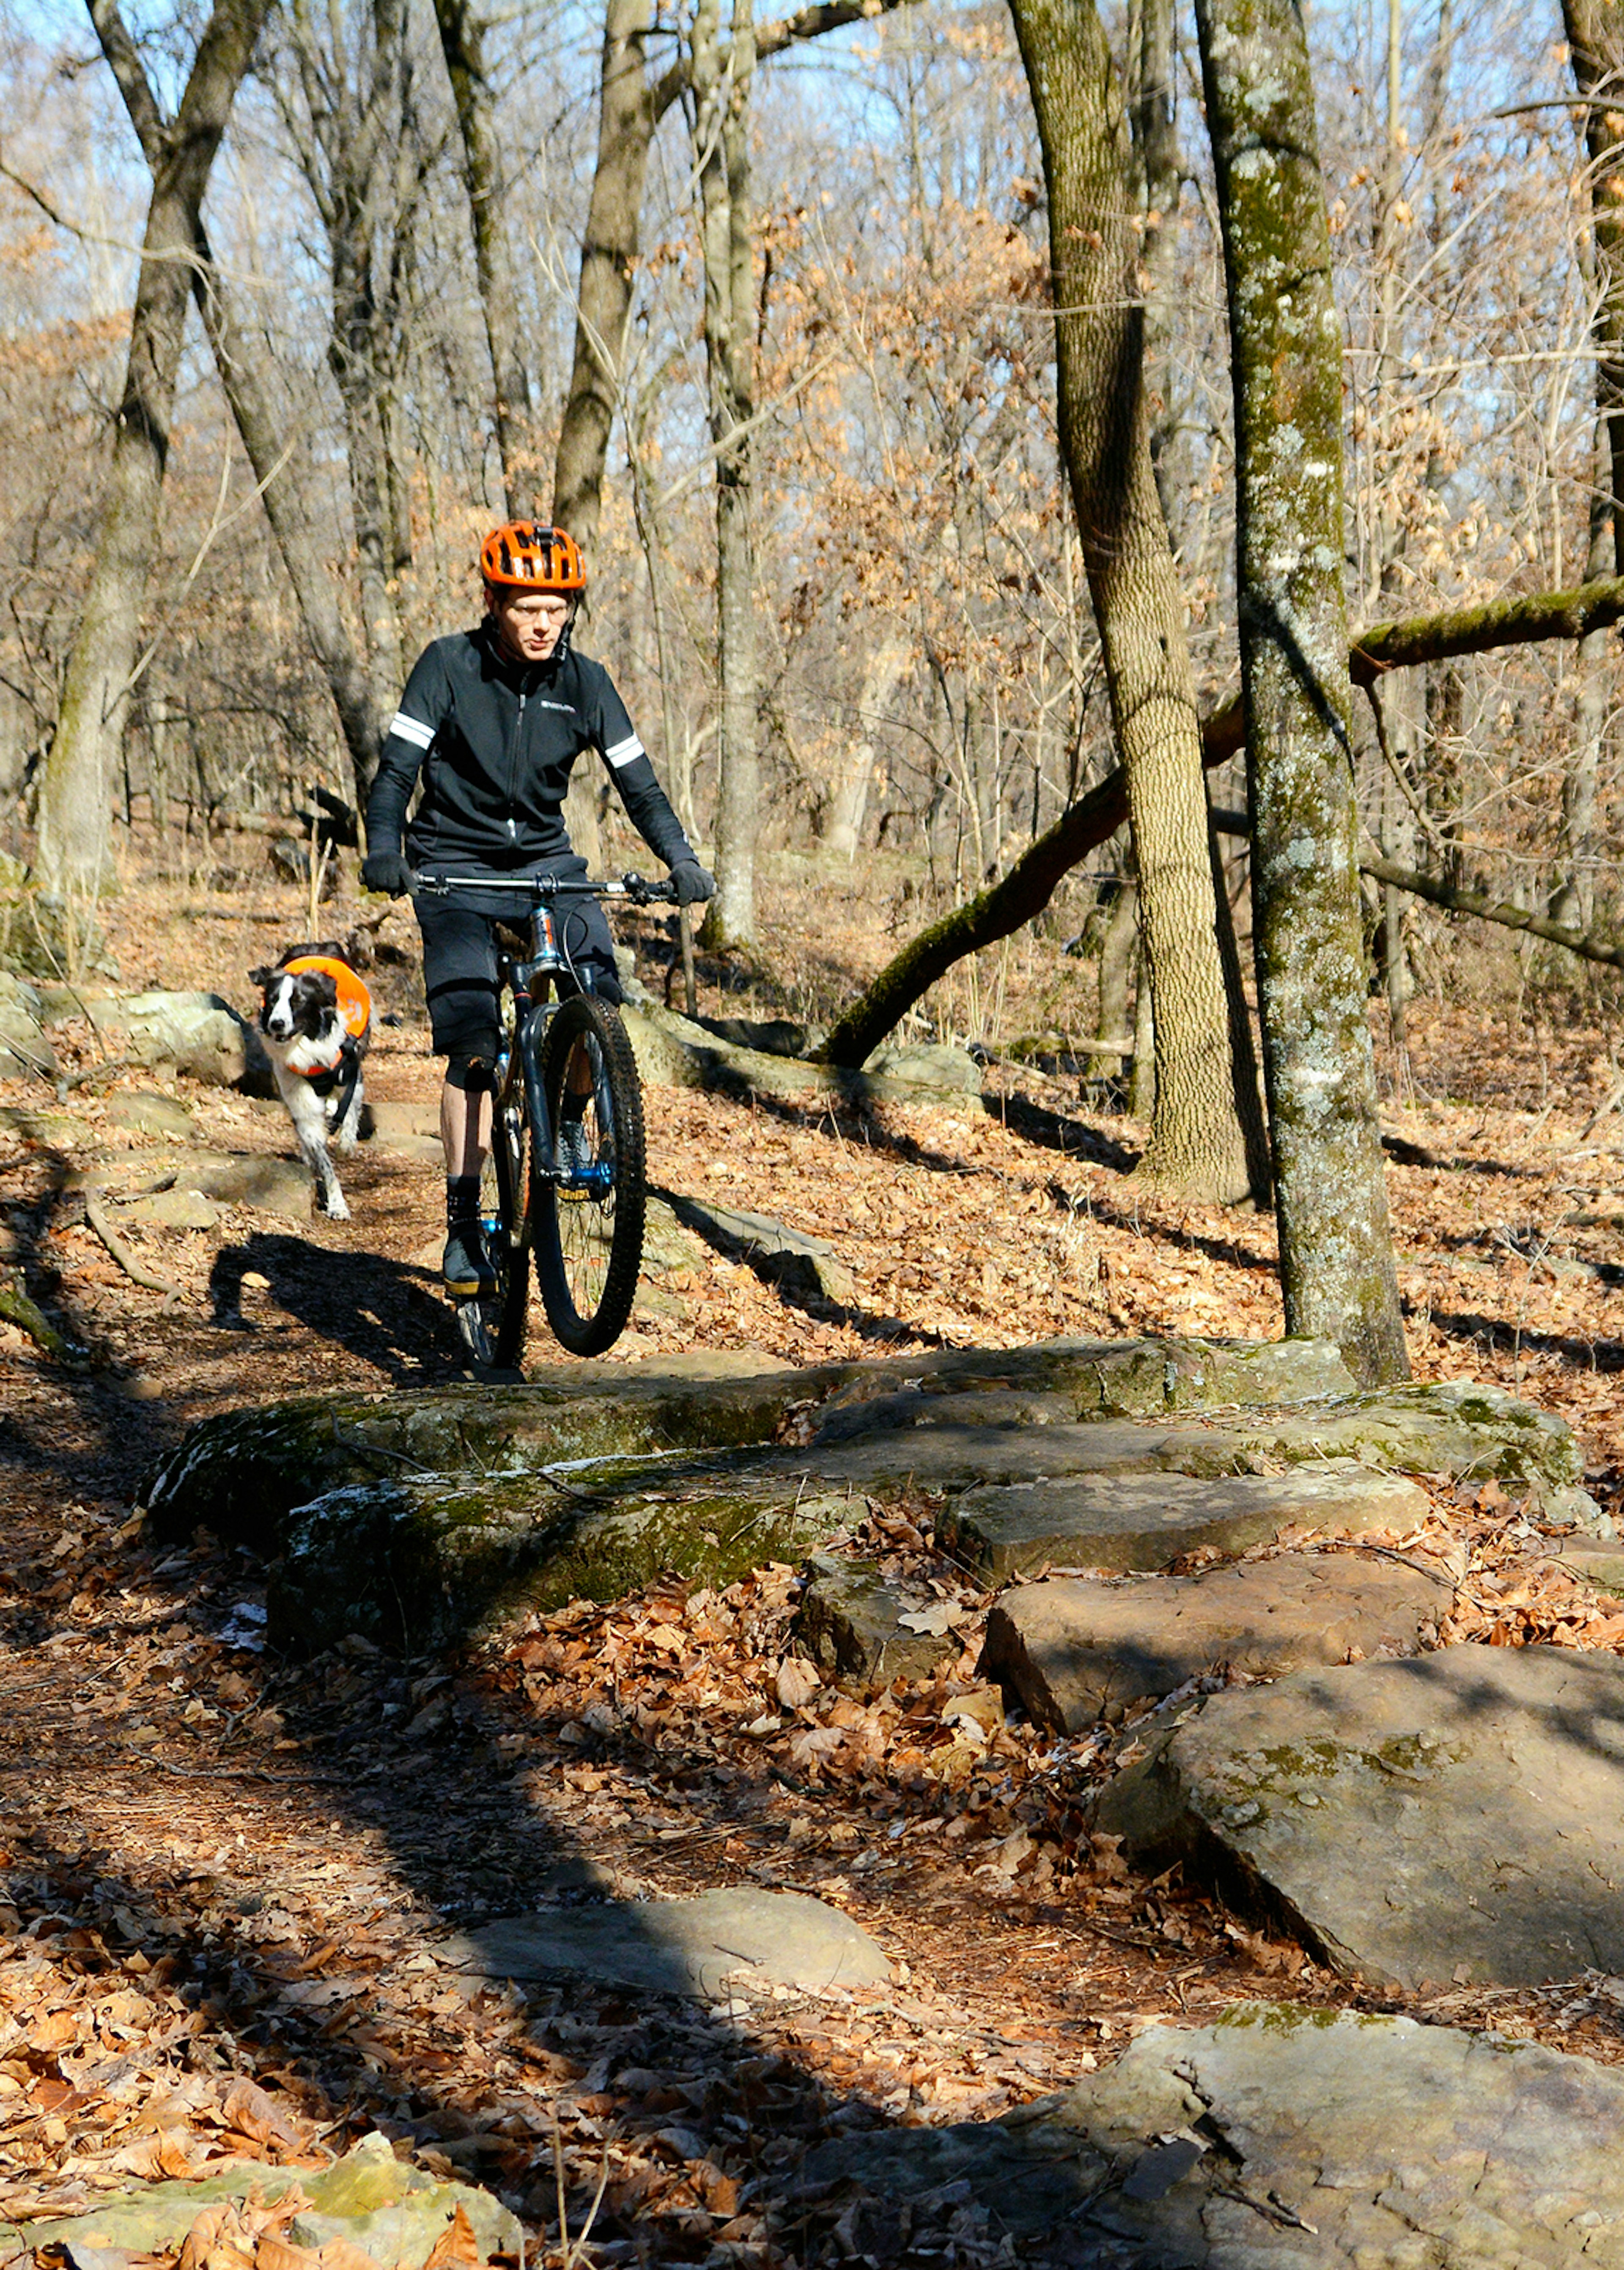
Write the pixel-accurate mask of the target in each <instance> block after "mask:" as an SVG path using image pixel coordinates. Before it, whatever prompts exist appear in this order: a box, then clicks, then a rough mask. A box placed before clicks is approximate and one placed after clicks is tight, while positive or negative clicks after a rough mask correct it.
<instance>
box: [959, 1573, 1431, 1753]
mask: <svg viewBox="0 0 1624 2270" xmlns="http://www.w3.org/2000/svg"><path fill="white" fill-rule="evenodd" d="M1453 1591H1454V1587H1453V1585H1452V1584H1451V1582H1450V1579H1449V1577H1448V1576H1444V1575H1443V1574H1442V1572H1440V1573H1439V1574H1438V1575H1436V1576H1427V1575H1425V1574H1423V1573H1422V1572H1421V1571H1420V1569H1412V1568H1401V1567H1398V1565H1396V1564H1395V1563H1394V1562H1389V1561H1376V1560H1371V1559H1365V1560H1361V1559H1360V1558H1359V1557H1358V1555H1357V1554H1344V1553H1324V1554H1301V1553H1291V1554H1281V1555H1280V1556H1279V1559H1277V1560H1272V1561H1254V1562H1245V1563H1242V1565H1240V1566H1239V1567H1233V1568H1227V1569H1206V1570H1204V1571H1203V1572H1202V1573H1201V1574H1200V1575H1199V1576H1149V1577H1146V1578H1144V1579H1142V1580H1140V1581H1138V1582H1134V1583H1130V1584H1106V1583H1102V1582H1101V1581H1099V1580H1098V1579H1094V1578H1089V1577H1057V1578H1055V1579H1053V1580H1052V1581H1050V1582H1049V1583H1048V1584H1020V1585H1017V1586H1016V1587H1015V1589H1014V1590H1013V1591H1008V1592H1005V1594H1004V1596H1003V1597H1002V1599H999V1600H997V1602H995V1604H994V1606H993V1607H992V1610H991V1612H990V1614H989V1616H988V1618H987V1637H986V1643H985V1646H984V1648H983V1653H982V1659H981V1674H982V1677H983V1679H992V1680H997V1683H998V1684H999V1686H1001V1687H1002V1688H1004V1690H1005V1695H1010V1696H1012V1697H1013V1698H1014V1699H1015V1700H1016V1701H1017V1702H1020V1706H1021V1708H1022V1709H1023V1710H1025V1711H1026V1713H1027V1717H1029V1718H1033V1719H1034V1720H1035V1721H1036V1722H1037V1723H1038V1724H1039V1725H1044V1726H1057V1727H1059V1728H1060V1729H1061V1730H1062V1732H1065V1733H1068V1734H1076V1733H1080V1732H1082V1731H1083V1729H1084V1728H1085V1727H1086V1726H1092V1725H1094V1724H1095V1722H1096V1721H1097V1720H1099V1719H1101V1718H1109V1719H1112V1720H1115V1719H1116V1718H1120V1717H1121V1716H1122V1714H1123V1710H1124V1708H1125V1706H1126V1705H1127V1704H1128V1703H1130V1702H1133V1701H1135V1700H1136V1699H1140V1698H1145V1697H1156V1698H1160V1697H1161V1696H1162V1695H1170V1694H1172V1692H1173V1690H1174V1688H1176V1687H1182V1686H1183V1683H1184V1681H1185V1680H1187V1679H1196V1678H1198V1677H1200V1676H1201V1674H1202V1673H1205V1672H1210V1671H1213V1670H1215V1669H1218V1668H1220V1666H1229V1667H1231V1668H1233V1669H1234V1670H1236V1671H1243V1672H1245V1673H1248V1674H1249V1675H1250V1677H1252V1678H1254V1679H1279V1678H1281V1677H1282V1676H1284V1675H1285V1674H1286V1673H1288V1672H1293V1671H1300V1670H1301V1669H1302V1668H1303V1667H1304V1666H1305V1665H1309V1664H1315V1663H1318V1664H1334V1663H1346V1661H1347V1660H1348V1659H1349V1658H1350V1656H1353V1654H1354V1651H1355V1650H1357V1651H1358V1656H1361V1657H1362V1656H1373V1655H1376V1654H1377V1653H1378V1652H1382V1653H1386V1654H1389V1655H1411V1654H1413V1653H1414V1651H1415V1648H1416V1644H1417V1641H1418V1639H1419V1637H1420V1632H1421V1628H1422V1627H1423V1625H1424V1624H1425V1623H1426V1622H1427V1620H1428V1619H1429V1618H1433V1617H1436V1616H1437V1615H1439V1614H1440V1613H1442V1611H1443V1610H1444V1609H1446V1608H1447V1607H1448V1606H1449V1604H1450V1599H1451V1597H1452V1594H1453ZM1356 1659H1357V1657H1355V1660H1356Z"/></svg>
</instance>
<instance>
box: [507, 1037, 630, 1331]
mask: <svg viewBox="0 0 1624 2270" xmlns="http://www.w3.org/2000/svg"><path fill="white" fill-rule="evenodd" d="M542 1085H543V1087H544V1089H545V1094H546V1099H547V1112H548V1116H549V1118H550V1119H551V1121H552V1126H553V1128H554V1129H555V1130H559V1129H560V1128H561V1126H562V1125H563V1117H562V1114H563V1107H564V1105H565V1102H566V1100H568V1101H569V1102H571V1103H572V1104H575V1105H579V1106H581V1107H582V1108H581V1140H580V1141H579V1143H578V1144H576V1145H575V1146H574V1148H575V1153H576V1163H575V1167H574V1170H573V1171H572V1172H571V1173H570V1174H569V1175H568V1176H567V1179H566V1180H564V1181H563V1182H561V1183H560V1182H558V1181H555V1180H552V1179H548V1178H546V1177H545V1176H543V1174H542V1173H541V1171H540V1166H541V1162H540V1161H536V1162H534V1168H533V1171H532V1175H531V1191H532V1196H531V1213H532V1217H533V1220H534V1223H535V1244H536V1274H537V1278H538V1281H539V1284H540V1287H541V1298H542V1305H543V1307H544V1308H545V1309H546V1312H547V1322H548V1323H549V1324H551V1325H552V1330H553V1332H554V1333H555V1334H556V1336H557V1338H558V1339H559V1340H560V1342H561V1343H562V1345H563V1346H565V1347H567V1348H568V1349H569V1351H570V1353H571V1354H573V1355H601V1354H602V1353H603V1351H604V1349H605V1348H606V1347H609V1346H612V1345H613V1343H614V1342H615V1341H616V1340H617V1339H619V1337H620V1334H621V1333H622V1332H624V1331H625V1329H626V1324H627V1318H628V1317H630V1315H631V1313H632V1302H633V1301H634V1298H635V1297H636V1292H637V1272H638V1271H639V1269H640V1268H641V1266H642V1253H643V1213H644V1207H645V1198H646V1192H645V1189H644V1183H643V1112H642V1089H641V1086H640V1084H639V1081H638V1078H637V1062H636V1059H635V1057H634V1056H633V1054H632V1044H631V1042H630V1041H629V1040H628V1039H627V1035H626V1027H625V1026H624V1025H623V1024H622V1023H621V1022H620V1020H619V1016H618V1015H617V1013H615V1011H614V1010H613V1009H612V1007H611V1006H610V1005H609V1004H608V1003H607V1002H604V1001H599V1000H597V999H595V998H593V996H592V995H591V994H590V993H579V994H576V995H575V996H573V997H572V998H570V999H569V1000H567V1001H566V1002H565V1003H564V1004H563V1005H562V1006H561V1007H560V1009H559V1011H558V1013H557V1014H556V1015H555V1016H554V1017H553V1020H552V1025H551V1027H549V1030H548V1033H547V1041H546V1049H545V1054H544V1056H543V1058H542Z"/></svg>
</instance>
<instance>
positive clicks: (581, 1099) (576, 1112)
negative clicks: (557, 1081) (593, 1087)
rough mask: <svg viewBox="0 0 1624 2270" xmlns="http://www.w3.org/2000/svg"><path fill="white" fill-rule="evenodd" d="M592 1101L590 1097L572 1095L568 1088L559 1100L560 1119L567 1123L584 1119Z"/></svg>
mask: <svg viewBox="0 0 1624 2270" xmlns="http://www.w3.org/2000/svg"><path fill="white" fill-rule="evenodd" d="M591 1101H592V1099H591V1097H590V1095H575V1094H572V1093H571V1091H570V1090H569V1089H568V1088H566V1089H565V1091H564V1093H563V1094H562V1095H561V1096H560V1098H559V1117H560V1119H562V1120H571V1119H584V1118H585V1117H586V1114H587V1106H588V1104H589V1103H590V1102H591Z"/></svg>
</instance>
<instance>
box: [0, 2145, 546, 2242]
mask: <svg viewBox="0 0 1624 2270" xmlns="http://www.w3.org/2000/svg"><path fill="white" fill-rule="evenodd" d="M295 2189H297V2190H298V2191H299V2192H300V2193H301V2194H302V2195H303V2198H304V2201H305V2204H304V2206H303V2207H300V2211H299V2213H298V2214H297V2215H296V2216H295V2217H294V2219H293V2223H292V2224H291V2226H290V2227H289V2230H288V2237H290V2238H291V2239H292V2240H293V2244H294V2245H295V2246H308V2247H322V2246H325V2245H327V2244H329V2242H330V2241H331V2240H333V2239H336V2238H344V2239H348V2240H349V2242H350V2244H352V2245H353V2246H359V2247H360V2250H361V2251H362V2252H363V2253H364V2254H367V2255H370V2257H371V2258H372V2259H373V2261H374V2262H375V2263H376V2264H377V2265H378V2270H397V2266H398V2270H422V2266H423V2264H424V2263H425V2262H426V2260H427V2259H428V2257H429V2254H430V2253H431V2252H432V2251H433V2249H434V2243H435V2241H436V2240H437V2239H438V2238H440V2237H442V2236H443V2235H444V2233H445V2232H446V2231H447V2230H448V2229H449V2228H450V2225H451V2222H452V2220H453V2218H454V2217H455V2215H456V2210H457V2208H458V2207H461V2208H463V2211H464V2212H465V2214H467V2216H468V2219H469V2222H471V2224H472V2226H473V2233H474V2237H475V2238H476V2239H477V2240H478V2244H479V2251H480V2256H481V2259H488V2258H489V2257H490V2256H491V2255H493V2254H515V2253H518V2252H520V2251H522V2249H523V2244H524V2234H523V2229H522V2228H521V2226H520V2223H519V2221H518V2218H517V2216H516V2215H515V2214H510V2213H509V2211H508V2208H506V2207H503V2206H502V2204H501V2201H500V2200H495V2199H493V2198H492V2196H491V2194H490V2192H485V2191H479V2190H478V2189H476V2187H475V2186H474V2185H471V2184H459V2183H443V2182H441V2179H440V2177H437V2176H431V2175H430V2174H429V2173H428V2172H427V2170H426V2169H423V2168H414V2167H412V2165H411V2164H410V2162H405V2161H401V2160H397V2158H396V2157H395V2153H394V2148H393V2147H392V2146H391V2145H390V2143H389V2139H388V2137H386V2136H380V2135H375V2134H374V2135H371V2136H363V2137H362V2139H361V2140H360V2143H359V2144H357V2145H355V2146H354V2147H353V2148H352V2150H350V2151H348V2152H346V2153H345V2155H344V2157H343V2158H342V2159H341V2160H336V2161H335V2162H333V2164H332V2166H331V2167H330V2168H322V2169H318V2170H309V2169H306V2168H278V2167H271V2166H267V2164H266V2162H264V2161H263V2160H235V2161H232V2162H229V2163H228V2164H226V2165H225V2166H223V2167H222V2168H220V2169H219V2171H218V2172H217V2173H214V2174H211V2175H208V2176H204V2177H200V2178H199V2179H198V2180H197V2182H196V2183H189V2182H174V2183H160V2184H142V2185H137V2186H136V2187H134V2188H132V2189H131V2190H130V2191H127V2192H117V2193H116V2194H115V2195H114V2196H113V2197H112V2198H110V2199H106V2200H102V2201H101V2202H100V2205H98V2206H97V2207H93V2208H91V2209H90V2210H89V2212H88V2213H86V2214H76V2215H66V2216H59V2217H57V2218H56V2219H54V2220H53V2221H50V2222H25V2223H15V2224H11V2225H9V2226H6V2227H5V2228H4V2229H0V2264H4V2262H5V2261H6V2260H7V2259H9V2252H10V2251H14V2250H8V2247H7V2244H6V2242H7V2240H8V2238H9V2237H11V2234H12V2233H13V2232H15V2233H16V2234H17V2235H18V2236H19V2237H20V2238H21V2240H22V2242H23V2244H24V2246H25V2247H32V2248H33V2249H34V2250H35V2251H36V2252H37V2251H41V2250H42V2249H43V2248H45V2247H48V2246H63V2247H65V2248H67V2249H68V2250H70V2260H72V2261H74V2262H78V2263H84V2262H85V2261H87V2260H93V2259H96V2257H97V2256H99V2255H101V2254H103V2253H105V2255H106V2258H107V2262H108V2270H112V2266H113V2265H114V2264H116V2263H122V2262H123V2261H124V2260H125V2259H127V2258H128V2257H129V2256H130V2255H146V2254H159V2253H169V2252H172V2251H174V2249H175V2248H177V2247H178V2246H179V2245H180V2244H181V2242H182V2239H184V2237H186V2234H187V2232H188V2231H189V2229H191V2227H192V2225H193V2223H194V2222H196V2221H197V2217H198V2216H199V2215H200V2214H202V2212H203V2210H204V2207H214V2206H218V2205H219V2204H220V2203H221V2202H222V2201H224V2200H246V2199H247V2198H248V2194H249V2192H252V2191H257V2192H259V2194H260V2196H261V2198H262V2199H263V2200H264V2201H265V2202H266V2204H267V2205H270V2204H273V2203H274V2202H275V2201H276V2200H281V2199H285V2198H286V2196H287V2194H288V2193H289V2192H291V2191H293V2190H295Z"/></svg>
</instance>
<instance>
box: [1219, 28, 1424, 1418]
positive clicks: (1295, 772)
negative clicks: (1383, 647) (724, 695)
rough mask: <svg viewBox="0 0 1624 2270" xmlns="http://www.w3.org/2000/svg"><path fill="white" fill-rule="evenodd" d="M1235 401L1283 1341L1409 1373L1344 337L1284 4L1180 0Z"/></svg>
mask: <svg viewBox="0 0 1624 2270" xmlns="http://www.w3.org/2000/svg"><path fill="white" fill-rule="evenodd" d="M1196 16H1197V28H1198V36H1199V40H1200V46H1201V64H1202V77H1203V81H1204V85H1205V95H1206V113H1207V125H1208V130H1209V131H1210V133H1211V135H1212V153H1213V159H1214V163H1215V167H1216V174H1217V183H1218V205H1219V215H1220V223H1221V226H1222V232H1223V242H1224V270H1225V280H1226V285H1227V298H1228V308H1229V341H1230V361H1231V381H1232V383H1233V386H1234V389H1235V464H1236V508H1237V523H1238V539H1239V562H1238V582H1239V590H1240V628H1241V661H1242V697H1243V700H1244V703H1245V710H1246V728H1247V733H1246V739H1247V770H1248V776H1249V782H1250V792H1251V807H1252V897H1253V908H1254V928H1255V935H1256V941H1257V990H1258V1005H1259V1009H1260V1012H1261V1017H1262V1023H1263V1034H1264V1071H1265V1078H1266V1081H1267V1086H1268V1094H1269V1116H1270V1127H1271V1132H1272V1137H1273V1146H1274V1167H1275V1211H1276V1214H1277V1217H1278V1220H1279V1232H1280V1278H1281V1287H1282V1291H1283V1294H1284V1296H1285V1304H1286V1317H1287V1331H1288V1332H1313V1333H1316V1334H1323V1335H1324V1336H1326V1337H1328V1338H1331V1339H1335V1340H1336V1342H1337V1343H1338V1345H1339V1346H1340V1348H1341V1349H1342V1352H1343V1354H1344V1356H1345V1357H1346V1360H1347V1362H1348V1364H1349V1366H1350V1367H1351V1369H1353V1371H1354V1373H1355V1374H1356V1375H1357V1376H1359V1377H1360V1378H1361V1379H1363V1380H1367V1381H1371V1382H1375V1381H1380V1380H1390V1379H1398V1378H1403V1377H1404V1376H1406V1374H1407V1372H1408V1369H1409V1365H1408V1360H1407V1357H1406V1355H1405V1345H1404V1332H1403V1327H1402V1324H1401V1322H1400V1317H1399V1308H1398V1278H1397V1273H1396V1272H1395V1269H1394V1265H1393V1250H1392V1238H1391V1235H1390V1228H1389V1224H1388V1213H1387V1191H1386V1184H1385V1181H1384V1179H1383V1168H1382V1146H1381V1132H1380V1128H1379V1126H1378V1124H1377V1117H1376V1066H1375V1060H1374V1056H1373V1053H1372V1050H1371V1045H1370V1031H1369V1026H1368V1020H1367V1015H1366V1007H1365V1002H1366V984H1365V971H1364V959H1363V953H1362V950H1361V935H1360V922H1359V886H1358V871H1357V866H1356V862H1355V856H1354V843H1355V827H1356V818H1355V813H1354V807H1353V771H1352V767H1351V763H1350V731H1351V728H1350V716H1349V711H1350V701H1351V694H1350V690H1349V683H1348V666H1347V651H1348V640H1347V616H1346V603H1345V598H1344V594H1343V586H1342V554H1343V530H1342V516H1343V481H1342V355H1341V329H1340V325H1339V320H1338V316H1337V308H1336V302H1335V300H1334V297H1333V295H1332V291H1331V236H1330V229H1329V226H1328V224H1327V219H1326V213H1325V197H1324V182H1323V180H1322V177H1321V174H1320V167H1319V155H1318V142H1317V132H1316V122H1315V115H1314V88H1313V81H1312V78H1311V76H1310V72H1309V56H1308V45H1307V41H1306V38H1305V36H1304V31H1303V23H1302V18H1301V13H1300V11H1299V9H1298V7H1297V6H1296V5H1295V4H1294V0H1198V4H1197V11H1196Z"/></svg>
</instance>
